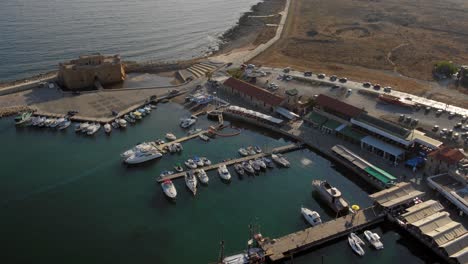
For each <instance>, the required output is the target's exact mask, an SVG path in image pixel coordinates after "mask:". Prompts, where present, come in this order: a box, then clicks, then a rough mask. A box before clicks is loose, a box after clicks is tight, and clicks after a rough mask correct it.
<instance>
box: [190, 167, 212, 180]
mask: <svg viewBox="0 0 468 264" xmlns="http://www.w3.org/2000/svg"><path fill="white" fill-rule="evenodd" d="M193 173H194V174H195V175H196V176H197V177H198V179H199V180H200V182H201V183H203V184H208V182H209V181H210V178H208V175H207V174H206V172H205V170H204V169H196V170H195V171H194V172H193Z"/></svg>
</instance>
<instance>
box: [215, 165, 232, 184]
mask: <svg viewBox="0 0 468 264" xmlns="http://www.w3.org/2000/svg"><path fill="white" fill-rule="evenodd" d="M218 174H219V177H221V179H223V180H226V181H229V180H230V179H231V173H229V170H228V169H227V167H226V165H224V164H223V165H221V166H219V168H218Z"/></svg>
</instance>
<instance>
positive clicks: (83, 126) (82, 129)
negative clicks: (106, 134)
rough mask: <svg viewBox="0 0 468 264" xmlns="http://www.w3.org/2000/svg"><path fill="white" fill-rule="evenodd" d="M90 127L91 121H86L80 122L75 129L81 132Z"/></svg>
mask: <svg viewBox="0 0 468 264" xmlns="http://www.w3.org/2000/svg"><path fill="white" fill-rule="evenodd" d="M88 127H89V123H88V122H84V123H81V124H79V125H78V126H77V127H76V128H75V131H76V132H81V131H86V130H87V129H88Z"/></svg>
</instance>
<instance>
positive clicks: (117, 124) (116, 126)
mask: <svg viewBox="0 0 468 264" xmlns="http://www.w3.org/2000/svg"><path fill="white" fill-rule="evenodd" d="M111 126H112V127H113V128H119V127H120V125H119V123H117V122H115V120H114V121H113V122H112V123H111Z"/></svg>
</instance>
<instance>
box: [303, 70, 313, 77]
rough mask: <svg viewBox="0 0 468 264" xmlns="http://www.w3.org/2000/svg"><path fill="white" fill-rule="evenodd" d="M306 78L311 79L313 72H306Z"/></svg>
mask: <svg viewBox="0 0 468 264" xmlns="http://www.w3.org/2000/svg"><path fill="white" fill-rule="evenodd" d="M304 76H305V77H310V76H312V72H311V71H306V72H304Z"/></svg>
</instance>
